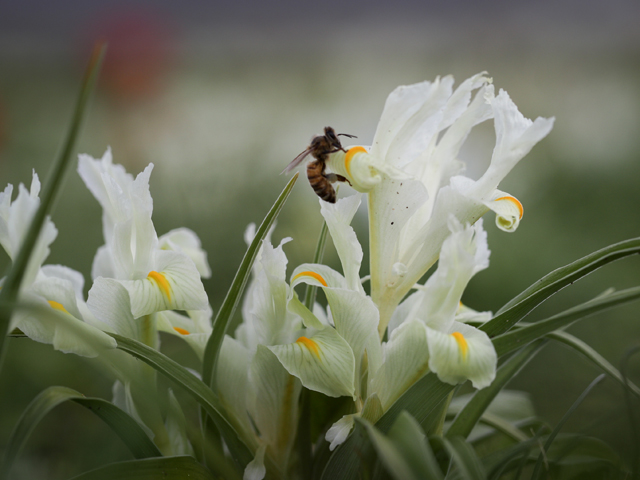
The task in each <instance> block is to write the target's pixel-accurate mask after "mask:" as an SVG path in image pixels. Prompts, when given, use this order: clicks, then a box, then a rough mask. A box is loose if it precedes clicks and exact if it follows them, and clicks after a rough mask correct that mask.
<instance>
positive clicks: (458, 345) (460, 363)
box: [427, 322, 498, 388]
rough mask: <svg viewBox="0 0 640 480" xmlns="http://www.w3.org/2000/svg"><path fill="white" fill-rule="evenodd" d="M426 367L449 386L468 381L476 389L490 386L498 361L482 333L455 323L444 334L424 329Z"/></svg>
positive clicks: (489, 341)
mask: <svg viewBox="0 0 640 480" xmlns="http://www.w3.org/2000/svg"><path fill="white" fill-rule="evenodd" d="M427 341H428V344H429V353H430V358H429V368H430V369H431V370H432V371H434V372H435V373H437V375H438V378H439V379H440V380H442V381H443V382H446V383H449V384H451V385H456V384H458V383H463V382H464V381H466V380H471V383H472V384H473V386H474V387H475V388H484V387H487V386H489V385H490V384H491V382H492V381H493V379H494V378H495V375H496V365H497V362H498V358H497V355H496V351H495V349H494V348H493V344H492V343H491V340H490V339H489V337H488V336H487V334H486V333H484V332H483V331H481V330H478V329H477V328H474V327H471V326H469V325H465V324H463V323H458V322H455V323H454V324H453V325H452V327H451V328H450V329H449V330H448V331H446V332H439V331H437V330H433V329H431V328H429V327H427Z"/></svg>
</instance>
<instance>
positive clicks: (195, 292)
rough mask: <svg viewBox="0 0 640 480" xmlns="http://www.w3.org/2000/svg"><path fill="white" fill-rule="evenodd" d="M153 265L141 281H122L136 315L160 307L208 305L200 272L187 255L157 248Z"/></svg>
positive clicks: (202, 306) (184, 308)
mask: <svg viewBox="0 0 640 480" xmlns="http://www.w3.org/2000/svg"><path fill="white" fill-rule="evenodd" d="M155 264H156V265H157V267H158V268H159V271H151V272H149V273H148V274H147V278H145V279H143V280H125V281H121V284H122V285H123V286H124V287H125V288H126V289H127V291H128V292H129V296H130V298H131V312H132V313H133V316H134V317H135V318H138V317H141V316H143V315H148V314H151V313H155V312H161V311H163V310H202V309H206V308H207V305H208V299H207V294H206V292H205V291H204V287H203V285H202V281H201V280H200V273H198V270H197V269H196V266H195V265H194V263H193V262H192V261H191V259H189V258H188V257H187V256H186V255H183V254H180V253H178V252H169V251H157V252H156V261H155Z"/></svg>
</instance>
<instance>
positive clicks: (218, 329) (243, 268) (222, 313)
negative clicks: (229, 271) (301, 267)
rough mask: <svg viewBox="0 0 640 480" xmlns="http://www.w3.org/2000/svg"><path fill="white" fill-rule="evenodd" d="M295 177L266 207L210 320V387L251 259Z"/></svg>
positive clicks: (206, 366) (205, 371) (206, 368)
mask: <svg viewBox="0 0 640 480" xmlns="http://www.w3.org/2000/svg"><path fill="white" fill-rule="evenodd" d="M297 179H298V174H297V173H296V174H295V175H294V176H293V177H292V178H291V180H289V183H287V186H286V187H284V190H282V193H280V196H279V197H278V199H277V200H276V202H275V203H274V204H273V206H272V207H271V210H269V213H267V216H266V217H264V220H263V221H262V223H261V224H260V228H258V231H257V232H256V234H255V236H254V237H253V241H252V242H251V245H250V246H249V248H248V249H247V252H246V253H245V254H244V257H243V258H242V262H241V263H240V268H238V271H237V273H236V276H235V277H234V279H233V283H231V287H230V288H229V291H228V292H227V296H226V297H225V298H224V301H223V302H222V306H221V307H220V310H218V314H217V315H216V318H215V320H214V321H213V331H212V332H211V336H210V337H209V340H208V341H207V346H206V348H205V350H204V359H203V362H202V380H203V381H204V383H205V384H207V385H209V386H211V387H213V386H214V384H215V372H216V364H217V363H218V355H219V354H220V347H221V346H222V341H223V340H224V336H225V334H226V332H227V327H228V326H229V322H230V321H231V319H232V318H233V314H234V312H235V311H236V307H237V306H238V303H239V302H240V298H241V297H242V293H243V292H244V289H245V287H246V286H247V282H248V281H249V277H250V276H251V267H252V266H253V262H254V261H255V259H256V256H257V255H258V252H259V251H260V246H261V245H262V240H264V238H265V237H266V236H267V233H268V232H269V229H270V228H271V225H273V222H275V220H276V218H277V217H278V214H279V213H280V210H282V207H283V206H284V202H286V200H287V198H289V194H290V193H291V190H292V189H293V186H294V185H295V183H296V180H297Z"/></svg>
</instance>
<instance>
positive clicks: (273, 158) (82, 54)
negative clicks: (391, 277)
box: [0, 0, 640, 479]
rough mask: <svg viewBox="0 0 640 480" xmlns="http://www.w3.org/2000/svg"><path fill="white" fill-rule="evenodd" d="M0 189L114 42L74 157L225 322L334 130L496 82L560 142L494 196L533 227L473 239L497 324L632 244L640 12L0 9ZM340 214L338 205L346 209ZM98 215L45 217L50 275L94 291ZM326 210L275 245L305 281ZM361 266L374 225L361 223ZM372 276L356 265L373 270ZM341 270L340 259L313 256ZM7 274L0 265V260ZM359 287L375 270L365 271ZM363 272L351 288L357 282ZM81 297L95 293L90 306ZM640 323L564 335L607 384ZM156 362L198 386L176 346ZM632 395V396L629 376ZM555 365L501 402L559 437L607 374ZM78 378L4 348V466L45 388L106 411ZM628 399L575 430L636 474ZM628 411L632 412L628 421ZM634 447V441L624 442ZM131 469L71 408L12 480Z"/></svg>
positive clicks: (549, 352)
mask: <svg viewBox="0 0 640 480" xmlns="http://www.w3.org/2000/svg"><path fill="white" fill-rule="evenodd" d="M0 12H1V13H2V14H1V15H0V178H1V181H2V185H3V187H4V185H6V184H7V183H13V184H14V185H15V184H18V183H20V182H22V183H25V184H27V185H28V184H29V182H30V180H31V169H33V168H34V169H35V170H36V171H37V172H38V173H39V174H40V176H41V178H46V172H47V171H48V168H49V167H48V166H49V162H50V161H51V160H52V158H53V157H54V155H55V153H56V151H57V149H58V148H59V147H60V144H61V141H62V138H63V135H64V133H65V131H66V129H67V126H68V122H69V119H70V116H71V111H72V108H73V105H74V101H75V97H76V94H77V92H78V88H79V82H80V77H81V73H82V70H83V68H84V64H85V62H86V59H87V58H88V54H89V52H90V50H91V47H92V45H93V43H94V42H95V41H96V40H98V39H106V40H107V41H108V42H109V50H108V53H107V58H106V62H105V65H104V68H103V72H102V76H101V80H100V84H99V88H98V92H97V95H96V98H95V99H94V101H93V103H92V106H91V109H90V113H89V116H88V121H87V122H86V124H85V127H84V131H83V133H82V136H81V138H80V142H79V145H78V148H77V151H78V152H86V153H89V154H91V155H93V156H95V157H99V156H101V155H102V154H103V152H104V150H105V149H106V148H107V146H111V148H112V150H113V154H114V159H115V161H116V162H118V163H122V164H123V165H125V166H126V168H127V169H128V170H129V171H130V172H132V173H134V174H137V173H138V172H139V171H141V170H142V169H143V168H144V167H145V166H146V165H147V164H148V163H149V162H153V163H154V164H155V168H154V171H153V174H152V176H151V192H152V195H153V197H154V207H155V208H154V222H155V226H156V230H157V231H158V233H159V234H163V233H166V232H167V231H169V230H170V229H173V228H177V227H181V226H185V227H189V228H191V229H193V230H194V231H195V232H197V233H198V235H199V236H200V238H201V239H202V242H203V245H204V248H205V249H206V250H207V251H208V252H209V261H210V264H211V267H212V269H213V272H214V273H213V278H211V279H210V280H206V281H205V286H206V288H207V291H208V294H209V298H210V301H211V304H212V306H213V308H214V310H215V309H217V308H218V307H219V305H220V303H221V301H222V299H223V297H224V294H225V293H226V289H227V288H228V286H229V284H230V282H231V280H232V278H233V274H234V273H235V269H236V268H237V266H238V264H239V262H240V260H241V258H242V255H243V253H244V249H245V244H244V242H243V232H244V229H245V228H246V226H247V224H249V223H250V222H258V223H259V222H260V221H261V220H262V218H263V216H264V215H265V213H266V212H267V210H268V208H269V207H270V205H271V204H272V202H273V201H274V199H275V198H276V196H277V194H278V193H279V192H280V190H281V189H282V188H283V186H284V185H285V183H286V181H287V178H285V177H283V176H280V175H279V173H280V171H281V170H282V169H283V168H284V166H286V165H287V164H288V162H289V161H290V160H291V159H292V158H294V157H295V156H296V155H297V154H298V153H299V152H300V151H301V150H302V149H304V148H305V147H306V145H307V144H308V141H309V139H310V138H311V136H312V135H314V134H316V133H319V132H321V130H322V128H323V127H324V126H325V125H331V126H333V127H335V128H336V129H338V130H340V131H344V132H347V133H351V134H354V135H357V136H358V142H359V143H360V142H361V143H362V144H368V143H369V142H370V141H371V139H372V137H373V134H374V131H375V127H376V124H377V121H378V118H379V115H380V112H381V110H382V107H383V104H384V101H385V99H386V96H387V95H388V93H389V92H390V91H391V90H392V89H393V88H395V87H396V86H398V85H400V84H409V83H414V82H418V81H422V80H432V79H434V78H435V77H436V76H438V75H446V74H453V75H454V76H455V78H456V80H457V82H458V83H459V82H461V81H462V80H464V79H466V78H467V77H469V76H471V75H473V74H475V73H477V72H480V71H483V70H487V71H488V72H489V74H490V75H491V76H492V77H493V78H494V83H495V84H496V87H497V88H504V89H506V90H507V91H508V92H509V94H510V95H511V97H512V98H513V99H514V101H515V102H516V104H517V105H518V106H519V108H520V110H521V111H522V112H523V114H524V115H525V116H527V117H529V118H535V117H537V116H545V117H549V116H555V117H556V124H555V128H554V130H553V131H552V133H551V134H550V135H549V137H547V138H546V139H545V140H543V141H542V142H541V144H539V145H538V146H536V147H535V148H534V150H533V151H532V153H531V154H530V155H528V156H527V157H526V158H525V159H524V161H523V162H521V164H520V165H519V166H518V167H517V168H516V169H515V170H514V171H513V172H512V174H511V175H510V176H509V177H508V178H507V179H506V181H505V182H503V184H501V187H500V188H501V189H502V190H505V191H508V192H510V193H512V194H514V195H515V196H516V197H518V198H519V199H520V200H521V201H522V203H523V204H524V207H525V216H524V219H523V221H522V223H521V226H520V228H519V229H518V231H517V232H516V233H514V234H506V233H504V232H501V231H499V230H497V228H496V227H495V226H494V223H493V216H492V215H487V218H486V219H485V226H486V228H487V230H488V232H489V245H490V248H491V250H492V256H491V266H490V268H489V269H488V270H486V271H484V272H482V273H480V274H478V275H477V277H476V278H474V280H473V281H472V283H471V285H470V286H469V288H468V290H467V292H466V293H465V297H464V301H465V303H466V304H468V305H469V306H471V307H473V308H476V309H480V310H493V311H497V310H498V309H499V307H500V306H501V305H502V304H504V303H505V302H506V301H508V300H509V299H510V298H511V297H513V296H514V295H516V294H517V293H519V292H520V291H521V290H523V289H524V288H526V287H527V286H528V285H530V284H531V283H533V282H534V281H535V280H537V279H538V278H540V277H541V276H543V275H544V274H546V273H548V272H549V271H551V270H552V269H554V268H557V267H559V266H562V265H564V264H567V263H569V262H571V261H573V260H576V259H577V258H579V257H581V256H583V255H586V254H588V253H590V252H592V251H594V250H596V249H599V248H601V247H604V246H606V245H608V244H611V243H614V242H617V241H620V240H623V239H626V238H630V237H637V236H639V235H640V188H639V180H640V163H639V161H638V160H639V154H640V136H639V133H640V62H639V60H640V33H639V30H638V28H637V19H638V18H640V5H639V4H638V3H637V2H634V1H626V0H616V1H612V2H604V1H600V2H598V1H594V2H580V1H577V0H562V1H559V2H552V1H550V0H549V1H543V2H524V1H519V2H518V1H516V2H506V1H500V2H473V1H471V0H466V1H454V2H447V3H446V4H444V3H443V2H436V1H430V2H418V1H404V2H395V3H394V6H393V7H391V6H390V5H388V4H387V2H364V1H356V2H349V3H346V4H345V3H343V2H338V1H337V0H332V1H328V2H320V3H318V4H315V5H312V4H298V3H295V2H292V1H285V2H278V3H274V2H259V1H258V0H245V1H243V2H237V3H235V4H233V5H232V4H230V3H226V2H224V3H223V2H209V3H206V4H205V3H204V2H195V1H193V2H168V1H162V2H127V3H123V2H109V3H107V2H99V1H90V2H80V1H79V0H78V1H75V2H71V1H68V2H56V3H55V4H54V3H53V2H44V1H43V0H29V1H25V2H19V3H18V2H15V3H12V4H3V5H0ZM493 141H494V138H493V131H492V128H491V127H490V126H489V125H483V126H481V127H479V128H477V129H476V131H474V132H473V133H472V135H471V136H470V138H469V140H468V142H467V144H466V145H465V147H464V149H463V152H462V153H461V157H462V158H463V159H464V160H466V161H467V163H468V166H469V167H468V172H467V173H468V175H470V176H472V177H476V178H477V177H478V176H479V175H480V173H481V172H482V171H483V168H485V167H486V165H487V161H488V158H489V156H490V153H491V149H492V146H493ZM348 193H350V190H349V188H348V187H343V188H341V195H345V194H348ZM100 215H101V212H100V209H99V208H98V204H97V202H96V201H95V200H94V199H93V197H92V196H91V195H90V193H89V192H88V190H86V188H85V187H84V185H83V184H82V182H81V181H80V179H79V177H78V176H77V174H76V173H75V172H71V173H70V175H69V176H68V177H67V180H66V183H65V187H64V190H63V192H62V195H61V197H60V199H59V201H58V203H57V205H56V208H55V211H54V213H53V220H54V222H55V223H56V226H57V227H58V229H59V235H58V238H57V240H56V242H55V243H54V244H53V246H52V252H51V255H50V257H49V259H48V261H47V263H54V264H55V263H60V264H64V265H67V266H69V267H72V268H74V269H77V270H79V271H81V272H82V273H83V274H84V275H85V278H86V280H87V282H89V281H90V269H91V262H92V259H93V255H94V253H95V251H96V249H97V248H98V247H99V246H100V245H102V233H101V220H100ZM320 219H321V217H320V214H319V208H318V201H317V197H316V196H315V195H314V194H313V192H312V191H311V189H310V187H309V186H308V184H307V183H306V180H305V179H304V178H301V179H300V181H299V182H298V185H297V186H296V188H295V191H294V192H293V194H292V197H291V199H290V200H289V202H288V204H287V205H286V206H285V208H284V210H283V212H282V214H281V216H280V219H279V221H278V227H277V229H276V231H275V234H274V240H275V241H279V240H280V239H281V238H283V237H287V236H291V237H293V239H294V241H293V242H291V243H289V244H288V245H287V247H286V248H285V251H286V252H287V254H288V256H289V260H290V263H289V268H290V270H291V269H293V268H294V267H295V266H296V265H297V264H299V263H301V262H306V261H311V259H312V255H313V250H314V247H315V241H316V238H317V235H318V233H319V230H320V226H321V222H320ZM354 226H355V228H356V230H357V232H358V234H359V237H360V239H361V241H362V242H363V243H364V244H365V245H366V212H364V211H362V212H361V215H359V216H357V217H356V219H355V221H354ZM365 255H366V253H365ZM325 258H326V260H327V262H328V263H329V264H330V265H332V266H335V267H337V265H338V263H337V258H336V255H335V252H334V250H333V248H332V247H331V246H329V248H328V250H327V254H326V256H325ZM3 262H4V263H3V265H6V264H7V261H6V256H4V257H3ZM639 267H640V262H639V260H638V259H637V258H631V259H626V260H623V261H621V262H618V263H617V264H614V265H610V266H607V267H606V268H604V269H603V270H601V271H598V272H596V273H595V274H593V275H590V276H589V277H588V278H586V279H584V280H582V281H581V282H579V284H577V285H575V286H572V287H570V288H567V289H566V290H565V291H563V292H561V293H560V294H558V295H556V296H555V297H554V298H552V299H551V300H550V301H548V302H547V303H546V304H544V305H543V306H541V307H540V308H539V309H538V310H537V311H535V312H534V314H533V315H532V316H531V317H530V318H529V320H535V319H541V318H544V317H545V316H548V315H550V314H553V313H555V312H558V311H560V310H563V309H565V308H568V307H570V306H572V305H575V304H576V303H579V302H582V301H586V300H587V299H589V298H592V297H593V296H595V295H597V294H599V293H601V292H602V291H603V290H605V289H606V288H608V287H615V288H618V289H621V288H626V287H630V286H634V285H638V284H639V283H640V273H639V272H640V269H639ZM363 270H366V268H365V269H363ZM366 273H367V272H366V271H363V272H362V274H363V275H364V274H366ZM87 288H88V286H87ZM637 312H638V305H637V304H635V305H628V306H624V307H621V308H617V309H615V310H612V311H609V312H606V313H604V314H601V315H598V316H594V317H592V318H589V319H587V320H585V321H583V322H582V323H580V324H579V325H576V326H574V327H571V328H570V329H569V331H570V332H572V333H574V334H576V335H578V336H579V337H580V338H582V339H584V340H585V341H587V342H588V343H590V344H591V345H592V346H594V347H595V348H596V349H597V350H598V351H599V352H600V353H602V354H603V355H604V356H605V357H606V358H607V359H608V360H609V361H611V362H612V363H613V364H614V365H616V366H620V362H621V361H622V359H623V357H624V355H625V352H627V351H628V349H629V348H631V347H633V346H637V345H638V344H639V343H640V316H639V315H638V313H637ZM172 340H173V339H172V338H166V337H163V342H164V347H165V351H166V352H167V353H169V354H170V355H172V356H174V357H175V358H178V359H180V360H181V361H184V362H186V363H187V364H190V365H194V358H193V356H191V355H190V352H188V351H186V347H184V346H183V345H182V344H180V343H176V342H174V341H172ZM629 372H630V376H631V377H632V378H634V379H635V380H636V381H637V382H640V362H639V358H638V356H636V357H633V358H632V359H631V362H630V365H629ZM598 373H599V372H598V371H597V369H596V368H594V367H593V366H592V365H591V364H589V363H588V362H587V361H585V360H584V359H583V358H581V357H579V356H578V355H577V354H575V353H574V352H573V351H570V350H569V349H567V348H565V347H563V346H560V345H555V344H551V345H549V346H548V347H546V348H545V350H544V351H542V352H541V353H540V354H539V355H538V357H537V358H535V359H534V360H533V361H532V362H531V363H530V364H529V365H528V366H527V367H526V368H525V370H524V371H523V372H522V373H521V374H520V376H519V378H518V379H517V380H516V381H514V382H513V383H512V384H511V385H510V388H514V389H521V390H525V391H527V392H530V394H531V396H532V399H533V401H534V404H535V406H536V408H537V411H538V413H539V414H540V416H542V417H543V418H545V419H546V420H548V421H549V422H550V423H551V425H555V423H557V422H558V421H559V419H560V418H561V417H562V415H563V414H564V412H566V410H567V409H568V408H569V406H570V405H571V404H572V403H573V402H574V401H575V399H576V398H577V397H578V395H579V394H580V393H581V392H582V390H583V389H584V388H585V387H586V386H587V385H588V383H589V382H590V381H591V380H592V379H593V378H594V377H595V376H596V375H597V374H598ZM110 384H111V382H110V380H109V379H108V378H106V377H104V376H102V375H101V374H100V373H99V371H98V370H97V369H95V368H94V365H92V363H91V362H90V361H86V360H85V359H81V358H78V357H75V356H72V355H64V354H62V353H59V352H55V351H53V350H52V349H51V348H50V347H49V346H47V345H41V344H36V343H34V342H32V341H30V340H28V339H11V340H10V341H9V351H8V355H7V358H6V361H5V364H4V366H3V369H2V371H1V372H0V412H1V414H0V448H2V446H3V445H4V444H5V442H6V441H7V438H8V436H9V434H10V432H11V429H12V428H13V425H14V423H15V421H16V419H17V417H18V415H19V414H20V413H21V411H22V410H23V409H24V408H25V406H26V405H27V403H28V402H29V401H30V400H31V399H32V398H33V397H34V396H35V395H36V394H37V393H38V392H40V391H41V390H42V389H44V388H45V387H47V386H49V385H66V386H69V387H72V388H76V389H78V390H79V391H81V392H82V393H84V394H85V395H88V396H102V397H105V398H110V388H111V387H110ZM626 408H627V407H626V406H625V401H624V396H623V392H622V389H621V388H620V387H619V386H618V385H617V384H614V383H613V382H612V381H610V380H607V381H606V382H604V384H602V385H601V386H599V387H598V388H596V390H595V391H594V392H592V394H591V395H590V396H589V397H588V398H587V400H586V401H585V403H584V404H583V405H582V406H581V407H580V408H579V410H578V411H577V412H576V413H575V415H574V416H573V417H572V418H571V420H570V421H569V422H568V424H567V425H566V426H565V430H566V431H572V432H579V433H584V434H587V435H594V436H597V437H599V438H602V439H603V440H605V441H606V442H607V443H609V444H610V445H611V446H612V447H613V448H615V449H616V450H617V451H619V452H621V454H622V455H623V456H624V457H625V458H626V459H627V460H630V459H631V458H633V456H634V455H635V454H636V452H637V448H638V446H637V445H634V444H633V441H632V439H633V437H632V430H631V428H632V426H631V422H630V419H629V416H628V413H627V409H626ZM634 408H636V410H637V403H636V404H635V405H634ZM636 428H638V426H637V425H636ZM128 458H129V454H128V453H127V451H126V449H125V447H124V446H123V445H122V444H121V443H120V441H119V440H118V439H117V438H115V436H114V435H113V434H112V433H111V432H110V431H109V429H108V428H107V427H106V426H104V425H103V424H101V422H100V421H99V420H97V419H96V418H95V417H94V416H93V415H91V414H90V413H88V412H86V411H84V409H82V408H80V407H78V406H76V405H63V406H61V407H58V408H57V409H56V410H55V411H54V412H53V413H52V414H50V415H49V416H47V418H46V419H45V420H44V421H43V423H42V424H41V425H40V426H39V427H38V429H37V430H36V431H35V432H34V434H33V436H32V438H31V440H30V441H29V443H28V445H27V447H26V449H25V450H24V452H23V454H22V456H21V457H20V461H19V464H18V465H16V469H15V470H14V477H15V478H38V479H40V478H42V479H64V478H68V477H70V476H72V475H75V474H78V473H80V472H82V471H85V470H88V469H90V468H94V467H97V466H100V465H102V464H104V463H107V462H111V461H118V460H125V459H128Z"/></svg>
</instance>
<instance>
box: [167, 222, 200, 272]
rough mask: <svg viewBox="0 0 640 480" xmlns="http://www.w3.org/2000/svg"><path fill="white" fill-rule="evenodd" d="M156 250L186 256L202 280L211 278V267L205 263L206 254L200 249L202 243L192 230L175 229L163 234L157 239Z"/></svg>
mask: <svg viewBox="0 0 640 480" xmlns="http://www.w3.org/2000/svg"><path fill="white" fill-rule="evenodd" d="M158 248H161V249H163V250H174V251H176V252H181V253H184V254H186V255H187V256H188V257H189V258H190V259H191V260H193V263H195V265H196V268H197V269H198V272H200V276H201V277H202V278H210V277H211V267H209V262H208V261H207V252H205V251H204V250H203V249H202V243H201V242H200V239H199V238H198V235H196V234H195V232H193V231H192V230H189V229H188V228H176V229H174V230H171V231H170V232H168V233H165V234H164V235H162V236H161V237H160V238H159V239H158Z"/></svg>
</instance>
